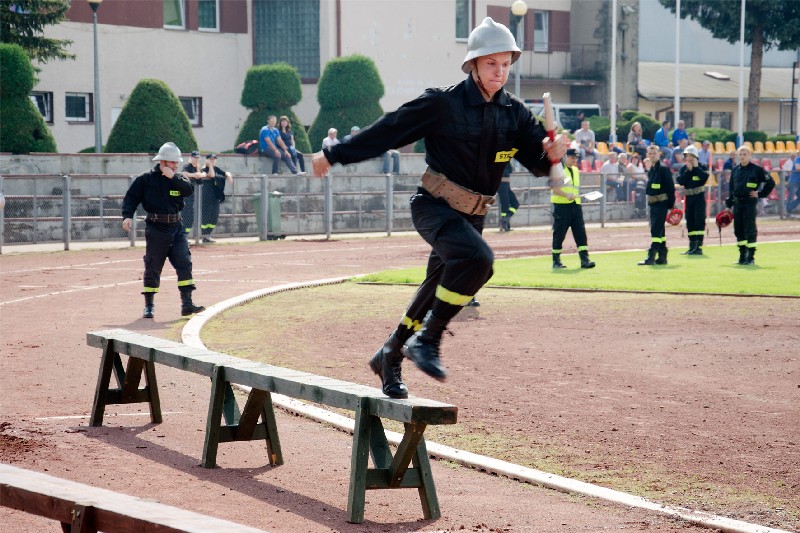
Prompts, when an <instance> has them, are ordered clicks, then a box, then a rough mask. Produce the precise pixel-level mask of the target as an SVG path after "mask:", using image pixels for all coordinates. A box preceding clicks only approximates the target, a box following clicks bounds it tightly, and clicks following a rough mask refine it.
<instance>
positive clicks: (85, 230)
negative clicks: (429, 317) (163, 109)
mask: <svg viewBox="0 0 800 533" xmlns="http://www.w3.org/2000/svg"><path fill="white" fill-rule="evenodd" d="M713 174H714V177H713V179H711V180H709V185H708V186H707V187H706V195H707V199H708V204H709V215H710V216H715V215H716V213H718V212H719V211H721V210H722V209H724V198H725V196H726V195H727V189H726V185H725V182H724V180H721V179H719V178H720V176H721V173H720V172H714V173H713ZM778 174H779V177H780V181H779V184H778V187H777V188H776V192H775V193H773V195H772V196H773V199H772V200H771V201H770V205H769V206H767V207H766V209H767V213H768V214H778V215H780V216H781V217H784V216H785V199H786V186H785V182H786V179H785V178H786V177H787V176H786V174H787V173H785V172H778ZM133 179H134V176H128V175H121V174H114V175H84V174H73V175H0V193H2V194H3V195H4V197H5V207H4V209H2V210H0V253H2V249H3V246H7V245H10V246H13V245H20V244H40V243H55V242H63V244H64V249H65V250H69V247H70V243H71V242H73V241H80V242H91V241H98V242H100V241H119V240H122V241H124V240H129V241H130V244H131V246H134V245H135V244H136V242H137V241H140V242H141V241H143V240H144V227H145V224H144V222H143V220H144V215H145V213H144V211H143V210H142V209H141V207H140V208H139V211H138V212H137V216H136V217H135V219H134V224H133V228H132V231H131V233H130V234H126V233H125V231H124V230H123V229H122V223H121V222H122V215H121V207H122V201H123V198H124V196H125V192H126V191H127V189H128V187H129V186H130V184H131V183H132V181H133ZM418 181H419V178H418V177H417V176H385V175H383V174H380V175H345V174H341V175H336V174H334V175H331V176H329V177H327V178H323V179H320V178H314V177H309V176H291V175H286V176H283V175H278V176H274V175H273V176H267V175H262V174H258V175H256V174H253V175H240V176H236V177H235V178H234V180H233V184H232V185H231V186H228V187H227V188H226V190H225V199H224V201H223V202H221V203H219V200H218V198H217V196H216V195H214V194H213V192H212V189H211V188H210V187H208V186H206V185H199V186H197V187H196V188H195V191H196V193H195V194H194V195H193V196H192V197H190V198H189V199H187V201H191V202H193V205H194V216H193V220H192V222H193V223H192V225H191V226H190V227H189V230H188V232H187V233H188V236H189V238H190V239H192V240H194V241H195V242H196V243H200V242H202V237H203V226H206V227H208V225H209V224H210V225H213V226H215V227H214V228H213V231H212V232H211V234H210V236H213V237H223V238H224V237H258V238H259V239H261V240H270V239H281V238H284V237H286V236H299V235H325V236H326V238H331V236H332V235H335V234H342V233H367V232H371V233H386V234H387V235H391V234H392V232H395V231H409V230H413V224H412V222H411V212H410V208H409V198H410V197H411V196H412V195H413V194H414V193H415V192H416V190H417V184H418ZM604 182H605V178H604V177H603V176H601V175H600V174H599V173H592V172H587V173H583V174H582V184H581V191H582V192H589V191H592V190H600V191H601V192H603V193H605V195H604V196H603V197H602V198H601V199H600V201H597V202H585V203H584V204H583V205H584V218H585V220H586V221H587V222H599V223H600V224H601V226H602V225H604V224H605V223H606V222H609V221H627V220H636V219H643V218H646V216H647V215H646V205H644V204H646V202H643V198H642V197H640V196H638V195H637V190H636V185H635V182H634V181H633V180H630V179H625V180H624V181H623V182H622V187H624V194H622V195H620V197H619V201H616V200H617V198H616V192H617V191H615V190H614V189H612V188H607V187H606V184H605V183H604ZM512 190H513V191H514V192H515V193H516V195H517V197H518V200H519V202H520V206H519V208H518V210H517V213H516V215H515V216H514V219H513V225H514V226H516V227H519V226H541V225H550V224H551V223H552V215H551V212H552V209H551V204H550V191H549V189H548V187H547V184H546V179H545V178H539V177H534V176H532V175H531V174H529V173H527V172H525V173H514V174H512ZM640 192H641V191H640ZM264 199H266V201H264ZM215 204H216V205H215ZM217 208H218V210H219V214H218V217H216V216H209V215H213V214H214V211H215V210H216V209H217ZM486 227H487V228H492V227H499V204H498V203H497V202H496V203H495V205H494V206H492V209H491V210H490V211H489V214H488V215H487V219H486Z"/></svg>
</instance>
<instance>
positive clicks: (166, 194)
mask: <svg viewBox="0 0 800 533" xmlns="http://www.w3.org/2000/svg"><path fill="white" fill-rule="evenodd" d="M153 161H158V164H157V165H156V166H155V167H154V168H153V169H152V170H151V171H149V172H145V173H144V174H142V175H140V176H138V177H137V178H136V179H135V180H134V181H133V183H132V184H131V186H130V188H129V189H128V192H127V193H125V199H124V200H123V201H122V218H123V220H122V229H124V230H125V231H126V232H130V230H131V221H132V219H133V217H134V216H135V214H136V208H137V207H139V204H141V205H142V207H143V208H144V210H145V211H147V218H146V224H147V225H146V226H145V230H144V237H145V244H146V247H145V254H144V290H143V292H142V294H144V302H145V307H144V312H143V313H142V317H143V318H153V310H154V308H155V305H154V303H153V300H154V297H155V293H157V292H158V290H159V288H160V286H161V270H162V269H163V268H164V262H165V261H166V260H167V259H169V262H170V263H171V264H172V266H173V267H175V272H176V273H177V275H178V290H179V291H180V293H181V315H182V316H187V315H191V314H192V313H199V312H200V311H202V310H204V309H205V307H202V306H196V305H194V303H192V291H193V290H194V289H195V286H194V280H193V279H192V254H191V253H190V252H189V241H188V240H187V239H186V233H185V232H184V231H183V224H182V223H181V216H180V212H181V209H183V199H184V197H191V195H192V184H191V183H189V180H188V179H187V178H185V177H184V176H183V175H182V174H180V173H177V172H176V171H177V169H178V165H179V164H180V163H182V162H183V158H181V151H180V149H178V147H177V146H175V144H174V143H171V142H168V143H165V144H164V145H163V146H162V147H161V149H160V150H159V151H158V154H157V155H156V156H155V157H154V158H153ZM190 201H191V200H190Z"/></svg>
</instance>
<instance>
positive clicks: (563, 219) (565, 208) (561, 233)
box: [553, 202, 589, 254]
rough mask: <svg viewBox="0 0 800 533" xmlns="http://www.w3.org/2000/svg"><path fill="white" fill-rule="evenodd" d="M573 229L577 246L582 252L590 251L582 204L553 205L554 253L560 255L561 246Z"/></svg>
mask: <svg viewBox="0 0 800 533" xmlns="http://www.w3.org/2000/svg"><path fill="white" fill-rule="evenodd" d="M570 229H572V237H573V238H574V239H575V246H577V247H578V251H579V252H582V251H584V250H587V249H588V245H589V241H588V239H587V238H586V224H585V223H584V221H583V209H582V208H581V206H580V204H576V203H575V202H572V203H570V204H553V253H554V254H560V253H561V246H562V245H563V244H564V238H565V237H566V236H567V231H568V230H570Z"/></svg>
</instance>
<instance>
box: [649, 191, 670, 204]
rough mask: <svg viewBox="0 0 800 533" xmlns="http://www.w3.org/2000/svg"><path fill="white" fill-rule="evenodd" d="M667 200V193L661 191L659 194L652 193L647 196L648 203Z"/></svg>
mask: <svg viewBox="0 0 800 533" xmlns="http://www.w3.org/2000/svg"><path fill="white" fill-rule="evenodd" d="M666 201H667V193H665V192H662V193H661V194H654V195H652V196H648V197H647V203H648V204H657V203H658V202H666Z"/></svg>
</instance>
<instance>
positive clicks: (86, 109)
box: [64, 93, 94, 122]
mask: <svg viewBox="0 0 800 533" xmlns="http://www.w3.org/2000/svg"><path fill="white" fill-rule="evenodd" d="M64 115H65V117H66V119H67V121H68V122H92V121H93V120H94V117H93V116H92V94H91V93H67V94H66V97H65V99H64Z"/></svg>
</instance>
